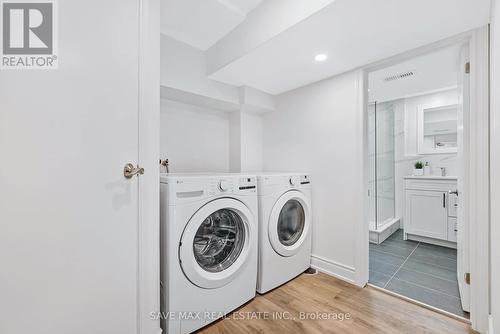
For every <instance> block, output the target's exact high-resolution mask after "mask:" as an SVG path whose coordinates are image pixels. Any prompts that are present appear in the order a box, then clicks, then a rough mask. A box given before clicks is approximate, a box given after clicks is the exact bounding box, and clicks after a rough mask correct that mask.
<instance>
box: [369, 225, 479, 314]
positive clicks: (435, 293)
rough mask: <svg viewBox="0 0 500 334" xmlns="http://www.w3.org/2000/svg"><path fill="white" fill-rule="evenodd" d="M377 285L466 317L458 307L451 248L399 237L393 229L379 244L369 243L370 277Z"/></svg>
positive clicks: (454, 261) (455, 257)
mask: <svg viewBox="0 0 500 334" xmlns="http://www.w3.org/2000/svg"><path fill="white" fill-rule="evenodd" d="M369 282H370V283H371V284H373V285H376V286H378V287H381V288H384V289H387V290H389V291H392V292H396V293H398V294H400V295H403V296H406V297H409V298H411V299H415V300H418V301H420V302H422V303H425V304H428V305H431V306H434V307H437V308H439V309H442V310H445V311H448V312H450V313H453V314H456V315H459V316H461V317H464V318H469V314H468V313H467V312H464V311H463V310H462V307H461V304H460V295H459V292H458V283H457V251H456V250H455V249H451V248H446V247H441V246H435V245H430V244H426V243H422V242H416V241H411V240H406V241H405V240H403V230H398V231H396V232H395V233H394V234H393V235H391V236H390V237H389V238H387V239H386V240H385V241H384V242H383V243H382V244H380V245H375V244H370V279H369Z"/></svg>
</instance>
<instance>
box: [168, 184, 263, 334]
mask: <svg viewBox="0 0 500 334" xmlns="http://www.w3.org/2000/svg"><path fill="white" fill-rule="evenodd" d="M160 199H161V205H160V219H161V224H160V227H161V231H160V235H161V242H160V245H161V246H160V249H161V256H160V258H161V264H160V267H161V269H160V270H161V273H160V277H161V284H162V286H161V291H162V293H161V318H162V321H161V323H162V328H163V330H164V332H166V333H168V334H172V333H176V334H177V333H191V332H193V331H195V330H197V329H199V328H201V327H203V326H205V325H208V324H209V323H211V322H213V321H215V320H217V319H218V318H220V317H223V316H225V315H226V314H227V313H228V312H231V311H233V310H234V309H236V308H237V307H239V306H241V305H243V304H244V303H246V302H247V301H249V300H251V299H252V298H254V296H255V286H256V277H257V252H258V249H257V247H258V232H257V231H258V220H257V219H258V203H257V180H256V177H255V176H254V175H229V174H221V175H196V174H161V176H160Z"/></svg>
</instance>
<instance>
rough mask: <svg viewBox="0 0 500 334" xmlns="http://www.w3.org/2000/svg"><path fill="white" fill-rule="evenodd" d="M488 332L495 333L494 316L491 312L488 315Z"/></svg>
mask: <svg viewBox="0 0 500 334" xmlns="http://www.w3.org/2000/svg"><path fill="white" fill-rule="evenodd" d="M486 333H488V334H495V330H494V329H493V317H492V316H491V314H490V316H489V317H488V331H487V332H486Z"/></svg>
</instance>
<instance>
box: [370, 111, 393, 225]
mask: <svg viewBox="0 0 500 334" xmlns="http://www.w3.org/2000/svg"><path fill="white" fill-rule="evenodd" d="M368 130H369V138H368V140H369V169H370V173H369V192H370V207H369V217H370V230H380V229H381V228H382V227H383V226H384V224H386V223H389V222H392V221H393V220H394V216H395V203H394V198H395V179H394V174H395V171H394V106H393V104H392V103H390V102H385V103H377V102H374V103H370V104H369V105H368Z"/></svg>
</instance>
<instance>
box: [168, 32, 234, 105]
mask: <svg viewBox="0 0 500 334" xmlns="http://www.w3.org/2000/svg"><path fill="white" fill-rule="evenodd" d="M160 43H161V44H160V47H161V50H160V53H161V85H162V86H166V87H171V88H175V89H179V90H182V91H185V92H190V93H194V94H197V95H201V96H205V97H209V98H213V99H217V100H221V101H225V102H230V103H236V104H237V103H239V91H238V89H237V88H236V87H233V86H229V85H226V84H223V83H220V82H217V81H214V80H211V79H209V78H208V77H207V75H206V74H207V67H206V57H205V53H204V52H202V51H200V50H198V49H196V48H194V47H192V46H189V45H187V44H185V43H182V42H180V41H177V40H175V39H173V38H171V37H168V36H166V35H161V38H160Z"/></svg>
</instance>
